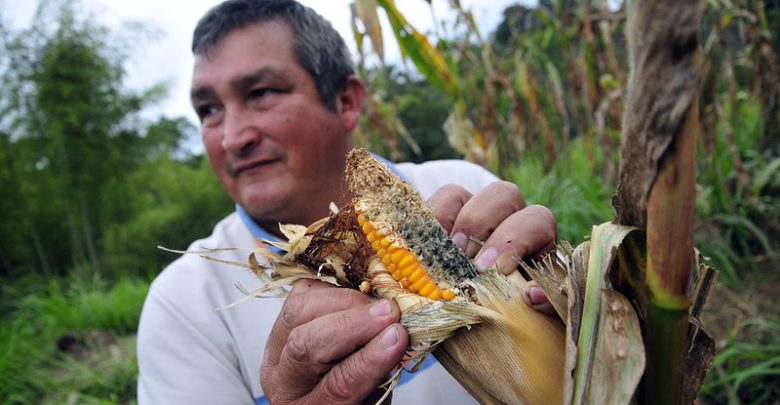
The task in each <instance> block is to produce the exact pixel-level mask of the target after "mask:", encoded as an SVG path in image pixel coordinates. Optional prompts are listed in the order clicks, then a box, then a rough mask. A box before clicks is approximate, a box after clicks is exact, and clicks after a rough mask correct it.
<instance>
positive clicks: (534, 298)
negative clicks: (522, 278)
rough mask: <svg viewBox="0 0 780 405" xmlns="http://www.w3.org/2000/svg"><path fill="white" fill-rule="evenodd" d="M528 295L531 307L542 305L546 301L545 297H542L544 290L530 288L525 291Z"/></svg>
mask: <svg viewBox="0 0 780 405" xmlns="http://www.w3.org/2000/svg"><path fill="white" fill-rule="evenodd" d="M526 294H528V300H529V301H531V305H539V304H544V302H545V301H547V296H545V295H544V290H542V289H541V288H540V287H531V288H529V289H528V291H526Z"/></svg>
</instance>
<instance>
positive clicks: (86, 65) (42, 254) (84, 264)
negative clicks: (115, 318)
mask: <svg viewBox="0 0 780 405" xmlns="http://www.w3.org/2000/svg"><path fill="white" fill-rule="evenodd" d="M79 9H80V8H79V5H78V3H67V2H64V1H49V2H43V3H42V4H41V5H40V7H39V9H38V12H37V14H36V17H35V21H34V22H33V24H32V28H30V29H27V30H24V31H22V32H19V33H16V34H10V33H5V34H4V38H5V40H4V41H3V48H5V49H4V51H5V52H4V53H5V54H7V55H8V62H7V63H6V64H4V65H2V66H1V67H2V69H3V71H2V75H3V79H4V83H6V86H5V88H4V90H3V91H4V93H5V94H4V97H3V100H4V101H3V102H2V105H1V106H0V112H2V115H3V117H4V119H3V121H0V125H2V128H5V130H6V133H7V136H6V137H5V142H6V143H8V144H9V146H10V147H11V149H12V150H15V152H14V155H13V156H11V157H13V159H14V160H16V162H14V163H13V164H6V165H5V167H3V168H2V170H4V172H3V174H4V176H2V177H5V178H7V179H8V180H7V181H8V182H9V183H7V184H8V185H9V187H11V188H13V189H15V190H16V191H15V192H16V193H17V194H16V197H17V200H18V201H19V202H24V203H23V204H17V205H15V206H14V207H11V208H10V209H8V210H6V211H3V213H2V217H0V222H2V223H3V224H4V226H14V224H16V226H17V227H19V228H21V230H22V232H26V233H29V234H30V235H29V237H28V239H29V240H30V241H32V243H28V245H30V246H34V247H35V251H36V252H37V256H38V257H39V260H38V262H39V266H40V267H41V268H42V269H46V268H47V266H48V265H51V266H53V268H54V271H55V272H60V273H61V272H64V269H65V268H66V266H73V267H74V268H76V269H91V270H92V271H95V272H100V271H101V264H102V261H103V257H102V252H101V246H100V241H101V240H102V238H103V236H104V234H105V230H106V228H107V223H108V222H110V221H111V218H112V217H113V216H115V215H121V213H120V211H122V210H123V209H126V208H122V203H121V201H122V199H123V198H122V196H121V194H117V193H122V192H123V190H122V188H121V187H119V188H117V187H116V185H117V184H121V179H122V178H123V177H124V176H125V175H126V173H127V172H128V171H130V170H132V169H133V167H135V166H137V165H138V163H139V161H141V159H139V157H142V156H143V155H144V152H145V151H148V150H149V148H150V145H149V143H150V142H149V141H148V140H147V139H144V137H143V135H144V134H143V131H142V130H141V128H140V125H139V124H140V122H139V120H133V119H132V118H134V117H135V116H136V115H137V113H138V112H139V111H140V110H141V109H142V108H143V107H144V106H145V105H147V104H149V103H150V102H151V101H154V100H155V99H157V98H158V97H159V96H160V95H162V94H163V93H164V91H165V89H164V88H163V87H162V86H157V87H154V88H152V89H149V90H146V91H143V92H139V93H134V92H129V91H127V90H125V89H123V88H122V80H123V78H124V75H125V72H124V69H123V62H124V60H125V58H126V57H127V53H126V52H127V50H126V49H127V48H123V44H124V42H125V41H122V40H121V38H116V37H112V35H111V34H110V33H109V31H108V30H107V29H106V28H105V27H102V26H100V25H97V24H96V23H94V22H93V21H94V20H93V19H91V18H89V17H86V18H85V17H80V16H79V15H78V14H77V13H76V10H79ZM112 43H114V44H119V45H113V46H112V45H110V44H112ZM173 136H176V135H173ZM165 142H167V143H169V144H170V141H169V140H166V141H165ZM6 170H7V171H6ZM106 202H111V203H113V205H111V204H106ZM19 225H22V226H21V227H20V226H19ZM0 238H3V240H2V242H3V246H24V245H25V244H24V243H23V244H21V245H19V244H16V243H14V244H10V243H9V244H7V243H6V242H10V241H9V240H7V238H8V236H5V235H3V236H0ZM38 246H40V247H41V248H40V249H39V248H38ZM23 249H24V248H23ZM27 249H29V248H27ZM24 256H25V255H24V254H19V255H18V257H20V258H21V257H24ZM26 256H28V257H29V256H30V254H27V255H26ZM47 263H48V265H47ZM8 266H12V264H8Z"/></svg>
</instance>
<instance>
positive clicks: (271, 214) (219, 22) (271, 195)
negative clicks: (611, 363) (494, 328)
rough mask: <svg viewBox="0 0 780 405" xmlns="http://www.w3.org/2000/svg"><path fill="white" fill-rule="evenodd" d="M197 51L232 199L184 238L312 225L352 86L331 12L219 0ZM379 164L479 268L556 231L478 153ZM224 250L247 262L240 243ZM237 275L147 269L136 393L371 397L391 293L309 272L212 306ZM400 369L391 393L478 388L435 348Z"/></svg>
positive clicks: (220, 268)
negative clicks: (378, 295)
mask: <svg viewBox="0 0 780 405" xmlns="http://www.w3.org/2000/svg"><path fill="white" fill-rule="evenodd" d="M193 52H194V54H195V66H194V72H193V79H192V89H191V97H192V104H193V107H194V108H195V110H196V112H197V114H198V116H199V118H200V121H201V131H202V138H203V142H204V145H205V147H206V153H207V154H208V157H209V160H210V162H211V165H212V168H213V170H214V172H215V173H216V175H217V177H218V178H219V180H220V182H221V183H222V185H223V187H224V188H225V191H226V192H227V193H228V194H229V195H230V196H231V198H233V200H234V201H235V202H236V213H233V214H231V215H229V216H228V217H226V218H225V219H223V220H222V221H221V222H220V223H219V224H217V225H216V227H215V228H214V231H213V233H212V235H211V236H209V237H208V238H206V239H203V240H200V241H196V242H194V243H193V244H192V245H191V246H190V250H198V249H202V248H204V247H209V248H218V247H239V248H251V247H252V246H254V243H255V242H254V241H255V240H256V239H258V238H265V239H271V238H277V237H279V236H280V232H279V230H278V224H279V223H297V224H309V223H311V222H313V221H315V220H317V219H320V218H322V217H325V216H326V215H327V214H328V206H329V203H330V202H335V203H336V204H337V205H339V206H341V205H343V203H345V202H346V201H348V199H349V196H348V195H344V190H346V189H347V188H346V185H345V184H344V165H345V155H346V153H347V152H348V151H349V150H350V149H351V148H352V141H351V139H352V135H351V133H352V130H353V129H354V128H355V126H356V125H357V124H358V121H359V119H360V113H361V107H362V103H363V95H364V87H363V83H362V82H361V81H360V80H359V79H358V78H357V77H356V76H355V75H354V69H353V67H352V64H351V61H350V56H349V52H348V51H347V48H346V46H345V45H344V42H343V40H342V39H341V38H340V37H339V35H338V33H337V32H336V31H335V30H334V29H333V28H332V27H331V26H330V24H329V23H328V22H327V21H325V20H324V19H322V17H321V16H319V15H317V14H316V13H315V12H314V11H312V10H311V9H308V8H306V7H303V6H301V5H300V4H298V3H296V2H294V1H292V0H267V1H263V0H230V1H227V2H225V3H223V4H221V5H219V6H217V7H215V8H214V9H212V10H210V11H209V12H208V13H207V14H206V15H205V16H204V17H203V18H202V19H201V20H200V22H199V23H198V26H197V27H196V29H195V33H194V38H193ZM390 166H391V167H392V168H393V170H394V171H396V172H397V173H399V174H400V175H401V176H402V177H404V178H405V179H407V180H408V181H410V182H411V183H412V184H413V185H414V186H415V187H416V188H417V189H418V190H419V191H420V192H421V194H422V195H423V196H424V197H425V198H428V197H430V198H429V203H430V205H431V206H432V207H433V209H434V213H435V215H436V217H437V219H438V220H439V221H440V222H441V223H442V224H443V225H444V227H445V229H447V231H449V232H450V235H451V236H452V238H453V240H454V241H455V243H456V244H457V245H458V247H460V248H461V249H463V250H464V251H465V252H466V254H467V255H469V256H470V257H475V263H476V265H477V267H478V268H479V269H480V270H485V269H487V268H489V267H491V266H493V265H496V266H498V267H499V269H500V270H501V271H503V272H509V271H514V269H515V268H516V266H517V262H516V257H523V256H528V255H535V254H538V253H540V252H543V251H546V250H549V249H551V248H552V247H553V246H554V242H555V222H554V219H553V218H552V215H551V214H550V212H549V211H548V210H546V209H545V208H543V207H539V206H531V207H525V203H524V201H523V198H522V196H521V194H520V192H519V190H517V188H516V187H515V186H514V185H512V184H511V183H507V182H500V181H497V179H496V178H495V176H493V175H492V174H490V173H488V172H487V171H485V170H484V169H482V168H480V167H478V166H476V165H473V164H470V163H466V162H461V161H446V162H430V163H426V164H423V165H413V164H398V165H390ZM453 182H458V183H459V184H458V185H454V184H449V183H453ZM193 186H196V185H193ZM469 236H472V237H473V238H476V239H478V240H484V241H485V244H484V246H481V245H479V244H477V243H475V242H473V241H472V238H469ZM220 257H221V258H223V259H226V260H233V261H238V262H244V261H246V252H243V253H236V254H232V255H230V254H228V255H225V256H220ZM236 285H241V286H243V287H244V288H246V289H250V290H251V289H254V288H257V287H259V286H260V285H261V284H260V282H259V281H258V280H256V279H255V277H254V276H253V275H251V274H249V273H248V272H245V271H242V270H240V269H234V268H231V267H229V266H226V265H224V264H219V263H213V262H209V261H206V260H204V259H202V258H200V257H197V256H195V255H186V256H184V257H182V258H180V259H178V260H176V261H175V262H174V263H172V264H171V265H170V266H168V267H167V268H166V269H165V270H164V271H163V272H162V273H161V274H160V276H159V277H158V278H157V279H156V280H155V282H154V283H153V284H152V286H151V287H150V291H149V295H148V297H147V300H146V303H145V305H144V310H143V314H142V317H141V323H140V326H139V331H138V362H139V386H138V399H139V402H141V403H160V404H171V403H189V404H191V403H203V404H223V403H224V404H238V403H252V402H253V401H254V402H255V403H266V402H269V401H270V402H273V403H293V402H295V403H321V404H326V403H327V404H330V403H356V402H361V401H364V400H366V399H368V398H376V394H377V393H376V391H375V390H376V387H377V386H378V385H380V384H381V383H382V382H384V381H385V380H386V379H387V378H388V374H389V372H390V371H391V370H392V368H393V367H394V366H395V365H396V364H398V362H399V361H400V360H401V357H402V356H403V353H404V349H405V348H406V344H407V341H408V340H407V339H408V338H407V335H406V331H405V330H404V329H403V327H401V325H400V324H399V323H398V322H399V317H400V315H399V311H398V307H397V305H396V304H395V303H393V302H389V301H386V300H379V301H372V300H370V299H369V298H368V297H367V296H365V295H363V294H360V293H358V292H357V291H353V290H348V289H342V288H335V287H333V286H330V285H327V284H325V283H321V282H316V281H306V282H299V283H297V284H296V285H295V287H294V289H293V290H292V291H291V293H290V296H289V297H288V298H287V299H286V300H282V299H277V298H265V299H252V300H250V301H247V302H244V303H241V304H240V305H237V306H235V307H233V308H230V309H226V310H222V311H214V309H215V308H217V307H222V306H225V305H228V304H230V303H233V302H235V301H237V300H239V299H240V298H242V297H243V294H242V293H241V292H240V291H239V289H237V288H236V287H235V286H236ZM536 295H538V293H536V292H533V293H531V294H529V296H531V297H535V296H536ZM486 344H489V343H486ZM410 377H411V378H408V379H405V380H404V381H403V382H402V383H401V385H400V386H399V387H398V388H397V389H396V390H395V393H394V399H395V400H397V401H398V403H404V404H406V403H409V404H411V403H424V402H427V403H440V402H443V401H445V400H446V401H448V402H449V403H453V404H457V403H473V402H474V401H473V399H472V398H470V397H469V396H468V394H467V393H466V392H465V390H464V389H463V388H462V387H460V385H458V384H457V383H456V382H455V381H454V379H452V378H451V377H450V376H449V375H448V374H447V373H446V371H445V370H443V368H442V367H441V365H439V364H438V363H436V362H435V361H433V360H431V362H430V364H426V365H424V369H423V370H421V371H420V372H418V373H416V374H414V375H411V376H410ZM407 380H408V381H407ZM261 384H262V385H261Z"/></svg>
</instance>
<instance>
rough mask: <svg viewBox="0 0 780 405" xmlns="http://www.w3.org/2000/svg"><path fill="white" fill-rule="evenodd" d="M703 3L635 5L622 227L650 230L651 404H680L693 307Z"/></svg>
mask: <svg viewBox="0 0 780 405" xmlns="http://www.w3.org/2000/svg"><path fill="white" fill-rule="evenodd" d="M702 11H703V9H702V2H701V1H693V2H678V1H672V0H659V1H642V2H639V1H636V2H635V1H630V2H628V7H627V17H628V24H627V37H628V44H629V55H630V63H631V68H632V69H631V77H630V79H629V87H628V96H627V107H626V115H625V120H624V137H623V146H622V150H623V153H622V161H621V167H620V169H621V173H620V184H619V185H618V192H617V194H616V196H615V199H614V201H613V203H614V205H615V208H616V211H617V219H618V222H619V223H621V224H624V225H631V226H636V227H640V228H645V229H646V230H647V237H646V244H647V267H646V273H645V280H646V288H647V306H646V307H645V308H643V309H640V310H643V312H644V313H643V314H642V315H643V317H644V319H645V343H646V347H647V371H646V374H645V390H644V398H645V403H648V404H653V403H668V404H672V403H682V401H683V396H684V392H685V391H684V374H683V372H682V371H683V369H684V364H685V363H684V361H685V359H686V356H685V353H686V345H685V343H686V338H687V336H688V335H687V333H688V317H689V309H690V305H691V302H692V297H691V288H692V274H693V269H694V251H693V221H694V216H693V215H694V202H695V200H696V192H695V156H696V150H695V145H696V135H697V133H698V131H699V122H698V108H697V106H698V89H699V64H700V56H699V41H698V32H699V27H700V19H701V13H702Z"/></svg>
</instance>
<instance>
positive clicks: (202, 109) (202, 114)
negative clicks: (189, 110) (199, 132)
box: [195, 104, 215, 121]
mask: <svg viewBox="0 0 780 405" xmlns="http://www.w3.org/2000/svg"><path fill="white" fill-rule="evenodd" d="M214 110H215V107H214V105H212V104H204V105H201V106H198V107H197V108H195V113H196V114H198V118H200V120H201V121H203V120H204V119H205V118H206V117H208V116H209V115H211V114H212V113H214Z"/></svg>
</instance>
